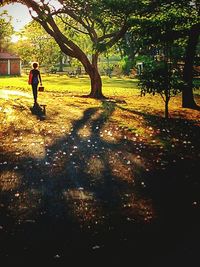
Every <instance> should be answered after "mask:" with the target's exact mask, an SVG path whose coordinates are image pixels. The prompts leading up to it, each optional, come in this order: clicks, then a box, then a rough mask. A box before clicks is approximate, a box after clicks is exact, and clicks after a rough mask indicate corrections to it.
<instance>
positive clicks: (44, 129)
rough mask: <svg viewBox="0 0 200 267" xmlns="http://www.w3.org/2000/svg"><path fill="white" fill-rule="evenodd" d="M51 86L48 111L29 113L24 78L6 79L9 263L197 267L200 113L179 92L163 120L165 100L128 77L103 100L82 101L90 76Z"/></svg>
mask: <svg viewBox="0 0 200 267" xmlns="http://www.w3.org/2000/svg"><path fill="white" fill-rule="evenodd" d="M43 84H44V87H45V91H44V92H39V95H38V102H39V103H40V104H44V105H46V113H45V114H44V111H43V110H40V109H33V108H32V105H33V97H32V92H31V89H30V86H29V85H27V76H23V77H12V78H8V77H7V78H3V77H1V78H0V120H1V122H2V123H1V125H0V142H1V162H0V168H1V176H0V214H1V215H0V234H1V243H2V244H3V247H2V249H1V250H0V258H1V259H2V260H5V262H6V263H7V265H5V266H12V264H13V263H14V264H15V265H16V263H22V262H23V263H24V262H25V263H26V266H29V263H30V261H31V262H34V263H35V264H38V263H41V262H43V263H45V264H47V265H49V266H51V264H52V263H53V264H54V263H57V262H58V261H61V262H64V263H66V262H69V261H72V263H73V264H72V266H77V265H74V264H77V262H79V260H80V259H81V263H82V264H83V262H84V263H87V262H88V260H94V264H93V266H97V265H96V263H97V262H98V263H100V264H101V266H104V265H105V262H106V263H108V265H109V266H129V263H130V261H131V262H134V263H136V266H156V267H160V266H162V267H168V266H172V265H173V266H179V265H181V266H195V263H196V261H197V260H198V255H199V254H198V253H197V248H199V240H200V231H199V223H200V220H199V212H200V196H199V192H200V182H199V160H200V153H199V151H200V143H199V141H198V140H199V137H200V116H199V111H197V110H190V109H186V108H181V96H180V95H178V96H176V97H174V98H172V99H171V101H170V104H169V113H170V119H169V120H165V119H164V118H163V114H164V103H163V101H162V99H161V97H160V96H150V95H147V96H145V97H141V96H140V91H139V89H138V88H137V82H136V81H134V80H131V79H126V78H124V79H119V78H111V79H110V78H106V77H103V92H104V94H105V96H107V97H108V99H106V100H103V101H101V100H95V99H90V98H85V97H82V95H85V94H88V93H89V80H88V79H87V78H86V77H83V78H79V79H78V78H68V77H67V76H58V75H49V76H43ZM195 100H196V102H197V103H198V104H199V105H200V96H199V95H198V94H196V95H195ZM172 262H173V264H172ZM185 263H186V265H184V264H185ZM171 264H172V265H171ZM70 266H71V265H70Z"/></svg>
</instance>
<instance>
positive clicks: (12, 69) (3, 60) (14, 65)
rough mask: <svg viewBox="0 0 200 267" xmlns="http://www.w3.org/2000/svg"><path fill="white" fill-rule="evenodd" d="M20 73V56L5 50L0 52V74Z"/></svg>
mask: <svg viewBox="0 0 200 267" xmlns="http://www.w3.org/2000/svg"><path fill="white" fill-rule="evenodd" d="M20 74H21V59H20V57H19V56H17V55H13V54H10V53H7V52H0V76H2V75H20Z"/></svg>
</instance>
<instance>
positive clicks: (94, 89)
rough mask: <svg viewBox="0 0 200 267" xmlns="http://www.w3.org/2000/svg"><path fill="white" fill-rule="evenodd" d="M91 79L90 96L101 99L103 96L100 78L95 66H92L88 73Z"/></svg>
mask: <svg viewBox="0 0 200 267" xmlns="http://www.w3.org/2000/svg"><path fill="white" fill-rule="evenodd" d="M88 74H89V76H90V80H91V92H90V94H89V96H90V97H93V98H97V99H101V98H105V97H104V95H103V94H102V80H101V76H100V74H99V72H98V69H97V68H94V69H93V70H92V71H91V72H89V73H88Z"/></svg>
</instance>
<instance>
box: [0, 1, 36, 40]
mask: <svg viewBox="0 0 200 267" xmlns="http://www.w3.org/2000/svg"><path fill="white" fill-rule="evenodd" d="M3 10H7V11H8V14H9V15H10V16H12V17H13V20H12V25H13V27H14V30H15V31H19V30H21V29H22V28H23V27H24V26H25V25H26V24H27V23H28V22H30V21H31V16H30V14H29V11H28V8H27V7H26V6H24V5H22V4H18V3H15V4H10V5H5V6H3V7H0V13H1V12H2V11H3ZM17 40H18V37H17V36H15V35H13V36H12V41H13V42H16V41H17Z"/></svg>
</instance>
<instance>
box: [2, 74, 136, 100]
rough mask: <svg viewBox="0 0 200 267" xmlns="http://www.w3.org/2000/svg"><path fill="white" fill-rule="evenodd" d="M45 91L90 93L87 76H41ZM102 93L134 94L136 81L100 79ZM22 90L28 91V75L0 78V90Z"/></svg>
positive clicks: (114, 78) (29, 87) (115, 78)
mask: <svg viewBox="0 0 200 267" xmlns="http://www.w3.org/2000/svg"><path fill="white" fill-rule="evenodd" d="M42 81H43V85H44V87H45V91H49V92H50V91H54V92H66V93H72V94H88V93H89V92H90V79H89V77H88V76H82V77H80V78H75V77H72V78H70V77H69V76H67V75H57V74H52V75H42ZM102 82H103V92H104V93H105V95H124V94H133V93H135V92H134V91H133V89H137V80H135V79H128V78H117V77H113V78H109V77H102ZM8 88H12V89H16V88H18V89H22V90H26V91H27V90H30V89H31V86H30V85H29V84H28V75H23V76H21V77H0V89H8Z"/></svg>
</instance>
